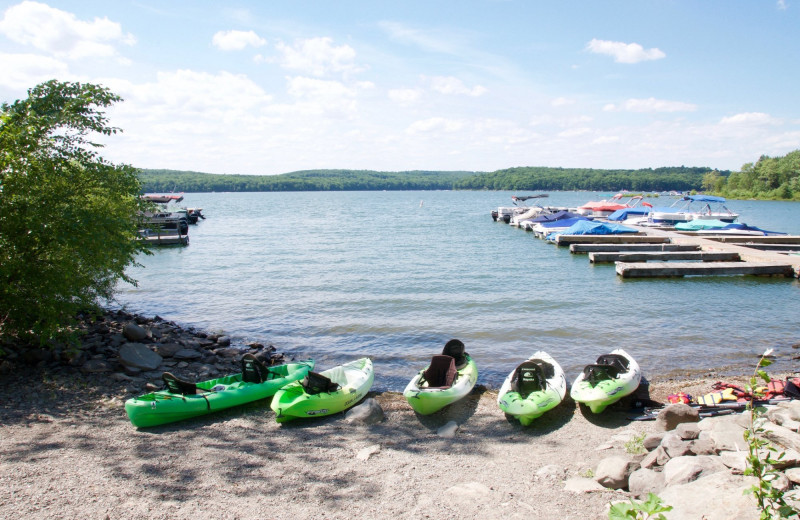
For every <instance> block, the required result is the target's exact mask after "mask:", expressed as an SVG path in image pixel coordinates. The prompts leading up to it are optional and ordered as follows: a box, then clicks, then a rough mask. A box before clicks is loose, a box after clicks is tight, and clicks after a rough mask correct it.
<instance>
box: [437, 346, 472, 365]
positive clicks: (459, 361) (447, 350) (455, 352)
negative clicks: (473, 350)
mask: <svg viewBox="0 0 800 520" xmlns="http://www.w3.org/2000/svg"><path fill="white" fill-rule="evenodd" d="M464 349H465V347H464V343H462V342H461V340H458V339H451V340H450V341H448V342H447V343H445V344H444V349H442V355H443V356H450V357H452V358H453V359H455V362H456V368H457V369H460V368H464V366H466V364H467V356H468V355H469V354H467V353H466V352H464Z"/></svg>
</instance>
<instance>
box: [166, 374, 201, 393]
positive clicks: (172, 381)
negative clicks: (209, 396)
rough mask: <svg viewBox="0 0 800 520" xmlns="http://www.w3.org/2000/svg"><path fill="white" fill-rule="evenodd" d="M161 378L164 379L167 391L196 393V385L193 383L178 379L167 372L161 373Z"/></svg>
mask: <svg viewBox="0 0 800 520" xmlns="http://www.w3.org/2000/svg"><path fill="white" fill-rule="evenodd" d="M161 379H163V380H164V384H165V385H166V387H167V391H168V392H169V393H171V394H180V395H193V394H196V393H197V385H196V384H195V383H192V382H190V381H184V380H183V379H179V378H178V377H176V376H175V375H173V374H171V373H169V372H164V373H163V374H162V375H161Z"/></svg>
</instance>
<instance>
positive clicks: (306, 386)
mask: <svg viewBox="0 0 800 520" xmlns="http://www.w3.org/2000/svg"><path fill="white" fill-rule="evenodd" d="M300 385H302V387H303V390H305V391H306V393H307V394H311V395H316V394H321V393H323V392H335V391H336V390H338V389H339V385H338V384H337V383H334V382H333V381H331V380H330V379H329V378H327V377H326V376H323V375H322V374H319V373H317V372H309V373H308V375H306V377H304V378H303V380H302V381H300Z"/></svg>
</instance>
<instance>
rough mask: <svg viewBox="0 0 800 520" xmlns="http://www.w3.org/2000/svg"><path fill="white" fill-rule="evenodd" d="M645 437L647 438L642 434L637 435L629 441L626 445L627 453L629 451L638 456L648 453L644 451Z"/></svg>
mask: <svg viewBox="0 0 800 520" xmlns="http://www.w3.org/2000/svg"><path fill="white" fill-rule="evenodd" d="M645 437H647V434H646V433H641V434H640V435H636V436H634V437H633V438H631V439H630V440H629V441H627V442H626V443H625V451H627V452H628V453H630V454H631V455H636V454H638V453H647V450H646V449H644V438H645Z"/></svg>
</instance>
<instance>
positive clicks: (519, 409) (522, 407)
mask: <svg viewBox="0 0 800 520" xmlns="http://www.w3.org/2000/svg"><path fill="white" fill-rule="evenodd" d="M535 360H541V361H544V362H545V363H548V364H550V365H552V366H553V375H552V376H551V377H549V378H547V380H546V382H547V384H546V387H545V388H544V389H543V390H540V391H537V392H531V393H530V394H528V396H527V397H522V395H520V394H519V392H516V391H514V390H513V389H512V380H513V378H514V373H515V372H516V368H515V369H514V370H512V371H511V372H510V373H509V374H508V377H506V379H505V381H504V382H503V385H502V386H501V387H500V391H499V392H498V395H497V405H498V406H499V407H500V409H501V410H503V411H504V412H505V413H506V414H508V415H510V416H512V417H514V418H516V419H517V420H519V422H520V423H521V424H522V425H523V426H528V425H529V424H531V423H532V422H533V421H534V420H535V419H538V418H539V417H541V416H542V415H544V413H545V412H548V411H550V410H552V409H553V408H555V407H556V406H558V405H559V404H560V403H561V401H563V400H564V397H565V396H566V394H567V379H566V377H565V376H564V370H563V369H562V368H561V365H559V364H558V362H557V361H556V360H555V359H553V358H552V357H551V356H550V355H549V354H547V353H546V352H543V351H539V352H535V353H534V354H533V355H532V356H531V357H530V358H528V361H535Z"/></svg>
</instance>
